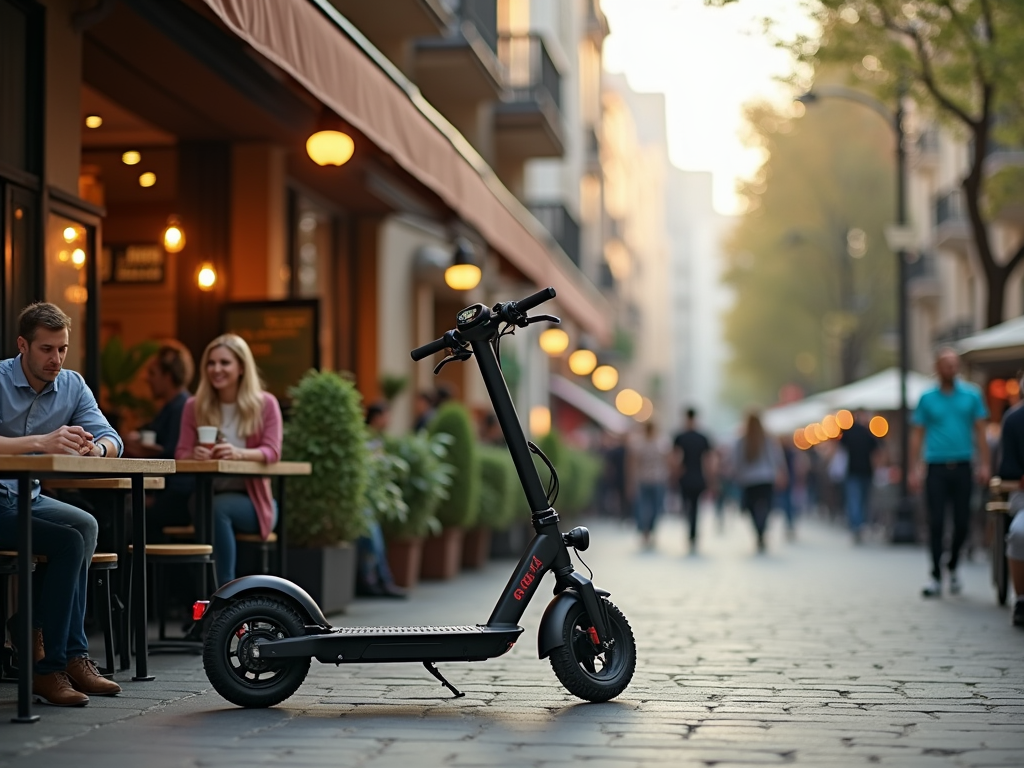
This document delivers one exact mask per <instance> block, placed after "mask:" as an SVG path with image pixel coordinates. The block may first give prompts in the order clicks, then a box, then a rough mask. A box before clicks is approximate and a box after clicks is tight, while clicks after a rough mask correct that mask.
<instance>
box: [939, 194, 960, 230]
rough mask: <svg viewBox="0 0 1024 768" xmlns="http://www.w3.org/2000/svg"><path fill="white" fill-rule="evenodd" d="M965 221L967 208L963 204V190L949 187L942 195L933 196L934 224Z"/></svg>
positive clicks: (940, 224)
mask: <svg viewBox="0 0 1024 768" xmlns="http://www.w3.org/2000/svg"><path fill="white" fill-rule="evenodd" d="M966 221H967V208H966V207H965V205H964V199H963V192H961V191H960V190H959V189H951V190H950V191H949V192H947V193H946V194H944V195H940V196H939V197H937V198H935V224H936V225H937V226H942V225H943V224H963V223H965V222H966Z"/></svg>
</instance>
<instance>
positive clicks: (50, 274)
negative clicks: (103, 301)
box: [44, 213, 96, 374]
mask: <svg viewBox="0 0 1024 768" xmlns="http://www.w3.org/2000/svg"><path fill="white" fill-rule="evenodd" d="M95 243H96V238H95V230H94V228H93V227H92V226H90V225H89V224H84V223H82V222H80V221H75V220H74V219H71V218H69V217H67V216H63V215H60V214H57V213H50V215H49V217H48V219H47V225H46V265H45V270H44V274H45V297H46V301H49V302H52V303H53V304H56V305H57V306H58V307H60V308H61V309H62V310H64V313H65V314H66V315H68V316H69V317H70V318H71V344H70V346H69V348H68V355H67V357H66V358H65V359H64V367H65V368H67V369H70V370H72V371H79V372H81V373H83V374H84V373H85V370H86V359H87V353H88V341H89V334H88V331H87V310H88V304H89V272H90V269H92V268H93V265H92V261H93V259H94V258H95V253H94V248H95Z"/></svg>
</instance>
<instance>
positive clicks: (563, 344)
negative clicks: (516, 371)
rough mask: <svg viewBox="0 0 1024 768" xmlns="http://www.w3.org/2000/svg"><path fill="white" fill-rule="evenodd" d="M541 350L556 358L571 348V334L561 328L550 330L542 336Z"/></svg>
mask: <svg viewBox="0 0 1024 768" xmlns="http://www.w3.org/2000/svg"><path fill="white" fill-rule="evenodd" d="M539 341H540V348H541V349H543V350H544V351H545V352H546V353H547V354H549V355H551V356H552V357H554V356H555V355H560V354H562V353H563V352H565V350H567V349H568V348H569V334H568V333H566V332H565V331H563V330H562V329H561V328H548V329H547V330H546V331H544V332H543V333H541V335H540V339H539Z"/></svg>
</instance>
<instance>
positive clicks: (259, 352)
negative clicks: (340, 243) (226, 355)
mask: <svg viewBox="0 0 1024 768" xmlns="http://www.w3.org/2000/svg"><path fill="white" fill-rule="evenodd" d="M319 314H320V313H319V303H318V302H317V301H315V300H308V301H254V302H244V303H238V304H227V305H225V307H224V323H223V325H224V330H225V331H226V332H228V333H237V334H238V335H239V336H241V337H242V338H243V339H245V341H246V343H248V345H249V348H250V349H252V354H253V357H255V358H256V365H258V366H259V369H260V373H261V374H262V375H263V380H264V381H265V382H266V384H267V390H268V391H269V392H272V393H273V394H274V395H275V396H276V397H277V398H278V400H281V401H283V402H287V401H288V399H289V398H288V389H289V387H292V386H294V385H295V384H297V383H298V382H299V379H301V378H302V376H303V374H304V373H306V371H308V370H309V369H310V368H319V367H320V334H319V330H320V319H319Z"/></svg>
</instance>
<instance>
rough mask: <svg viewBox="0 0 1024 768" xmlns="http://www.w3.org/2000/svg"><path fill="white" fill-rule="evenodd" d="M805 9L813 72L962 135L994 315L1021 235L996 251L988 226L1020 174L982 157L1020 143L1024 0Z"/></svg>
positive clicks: (968, 192) (841, 1) (1012, 197)
mask: <svg viewBox="0 0 1024 768" xmlns="http://www.w3.org/2000/svg"><path fill="white" fill-rule="evenodd" d="M732 1H733V0H710V2H711V4H716V5H724V4H726V3H728V2H732ZM811 8H812V10H811V13H812V15H813V16H814V18H815V19H816V21H817V22H818V24H819V25H820V28H821V36H820V39H818V38H812V37H808V36H803V37H798V38H797V39H795V40H793V41H790V43H789V44H788V46H787V47H788V48H789V49H790V50H791V51H792V52H793V53H794V55H795V56H796V58H797V60H798V61H800V62H802V63H804V64H807V65H810V66H811V67H812V68H813V69H814V71H815V72H816V73H817V72H818V71H820V70H821V68H822V67H831V66H833V65H841V66H843V67H844V68H846V69H847V70H848V71H849V73H850V77H851V80H852V81H854V83H855V84H856V85H858V86H859V87H861V88H864V89H867V90H869V91H872V92H874V93H875V94H876V95H878V96H879V97H880V98H882V99H887V100H888V101H889V102H890V103H895V98H896V96H897V94H898V93H900V92H901V91H905V92H906V93H907V95H908V96H909V97H911V98H912V99H913V100H914V101H915V103H916V104H917V105H919V107H920V108H921V110H922V111H923V112H924V113H926V114H931V115H933V116H935V117H936V118H937V119H939V120H941V121H943V122H944V123H946V124H948V125H952V126H954V127H955V128H956V129H957V130H958V131H959V133H960V135H962V136H963V137H964V138H965V139H967V140H969V170H968V172H967V174H966V176H964V177H963V179H962V180H961V182H960V188H961V189H962V190H963V194H964V203H965V206H966V209H967V214H968V218H969V221H970V225H971V232H972V235H973V243H974V251H975V256H976V257H977V260H978V263H979V265H980V267H981V276H982V277H983V278H984V280H985V282H986V285H987V287H988V303H987V313H986V321H987V325H995V324H996V323H999V322H1002V320H1003V319H1004V318H1003V306H1004V301H1005V292H1006V284H1007V280H1008V278H1009V276H1010V273H1011V272H1012V271H1013V270H1014V269H1015V268H1016V267H1017V266H1018V265H1019V264H1020V263H1021V262H1022V261H1024V238H1020V237H1018V238H1017V239H1016V241H1014V242H1011V243H1009V244H1007V245H1006V246H1005V247H1004V248H1003V249H1001V250H999V251H997V249H996V245H995V243H994V242H993V238H992V231H991V229H990V225H991V224H992V221H993V219H994V217H995V216H996V215H997V214H998V213H999V212H1000V211H1001V210H1003V209H1004V208H1005V206H1006V205H1007V204H1010V203H1015V204H1019V203H1020V201H1021V199H1022V198H1021V194H1022V192H1024V171H1022V169H1021V168H1020V167H1019V166H1012V167H1007V168H1004V169H1003V170H1001V171H999V172H998V173H995V174H991V173H990V172H989V170H988V169H987V168H986V159H987V158H988V157H989V155H990V153H991V152H992V151H993V150H994V149H996V148H997V146H998V145H1006V146H1015V147H1019V146H1021V145H1022V144H1024V78H1022V77H1021V72H1022V71H1024V2H1021V1H1020V0H818V1H817V2H816V3H815V4H814V5H813V6H811Z"/></svg>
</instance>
